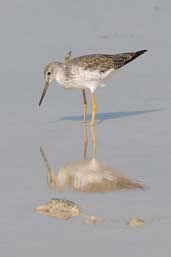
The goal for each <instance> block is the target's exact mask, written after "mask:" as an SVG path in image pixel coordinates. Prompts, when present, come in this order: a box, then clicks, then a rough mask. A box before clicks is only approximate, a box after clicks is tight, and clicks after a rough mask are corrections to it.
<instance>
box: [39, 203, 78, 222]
mask: <svg viewBox="0 0 171 257" xmlns="http://www.w3.org/2000/svg"><path fill="white" fill-rule="evenodd" d="M35 211H36V212H38V213H40V214H44V215H47V216H50V217H55V218H60V219H69V218H72V217H74V216H79V215H80V208H79V206H78V205H77V204H75V203H74V202H72V201H69V200H66V199H52V200H50V201H49V202H47V203H45V204H43V205H40V206H38V207H37V208H36V209H35Z"/></svg>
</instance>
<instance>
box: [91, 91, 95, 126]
mask: <svg viewBox="0 0 171 257" xmlns="http://www.w3.org/2000/svg"><path fill="white" fill-rule="evenodd" d="M91 98H92V114H91V126H94V121H95V117H96V98H95V94H94V93H91Z"/></svg>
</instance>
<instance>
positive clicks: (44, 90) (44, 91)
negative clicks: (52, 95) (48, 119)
mask: <svg viewBox="0 0 171 257" xmlns="http://www.w3.org/2000/svg"><path fill="white" fill-rule="evenodd" d="M48 87H49V82H48V81H46V83H45V87H44V89H43V93H42V96H41V98H40V101H39V106H40V105H41V103H42V101H43V98H44V96H45V94H46V92H47V89H48Z"/></svg>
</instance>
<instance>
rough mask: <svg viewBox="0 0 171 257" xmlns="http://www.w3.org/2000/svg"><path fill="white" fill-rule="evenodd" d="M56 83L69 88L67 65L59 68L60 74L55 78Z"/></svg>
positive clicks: (61, 65)
mask: <svg viewBox="0 0 171 257" xmlns="http://www.w3.org/2000/svg"><path fill="white" fill-rule="evenodd" d="M55 79H56V82H57V83H58V84H59V85H60V86H62V87H64V88H68V87H69V85H68V80H67V76H66V65H65V64H63V63H61V64H60V66H59V67H58V72H57V74H56V76H55Z"/></svg>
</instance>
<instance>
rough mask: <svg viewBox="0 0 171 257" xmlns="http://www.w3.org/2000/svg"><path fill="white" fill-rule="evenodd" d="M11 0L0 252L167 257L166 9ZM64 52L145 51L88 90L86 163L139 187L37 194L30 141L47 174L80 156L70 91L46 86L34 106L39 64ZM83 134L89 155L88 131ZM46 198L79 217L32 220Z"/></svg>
mask: <svg viewBox="0 0 171 257" xmlns="http://www.w3.org/2000/svg"><path fill="white" fill-rule="evenodd" d="M13 2H14V3H10V5H11V8H8V7H9V6H8V4H5V3H4V9H3V10H4V11H2V10H1V11H0V12H2V13H1V19H2V22H1V23H0V27H1V26H2V24H4V26H6V29H4V27H2V28H1V31H11V32H9V34H8V35H6V34H3V33H5V32H2V42H1V45H2V47H1V51H2V54H1V60H0V62H1V70H0V75H1V76H0V77H1V94H0V107H1V108H0V117H1V129H0V130H1V133H0V156H1V161H0V203H1V208H0V249H1V250H0V252H1V256H4V257H11V256H13V257H20V256H22V257H23V256H24V257H27V256H28V257H30V256H36V257H46V256H49V257H52V256H65V257H67V256H70V257H71V256H73V257H80V256H81V257H88V256H89V257H91V256H93V257H104V256H111V257H112V256H115V255H116V256H127V257H129V256H130V257H145V256H150V257H161V256H165V257H167V256H168V257H169V256H170V254H171V244H170V228H171V201H170V196H171V186H170V183H171V182H170V181H171V121H170V117H171V84H170V67H171V63H170V56H169V55H170V53H169V51H170V42H171V38H170V36H169V35H168V24H170V17H171V15H170V11H169V10H170V7H171V5H170V2H169V1H165V5H164V4H163V3H162V2H161V3H160V1H158V2H159V3H158V4H156V5H155V4H154V3H153V4H152V2H153V1H151V3H150V4H149V1H143V3H140V2H139V5H136V3H137V1H133V0H132V1H130V2H131V3H130V5H129V4H128V3H127V4H126V5H125V4H124V2H122V1H116V3H113V2H114V1H109V3H110V4H109V5H108V6H107V7H104V6H105V5H104V3H105V1H99V4H98V8H99V12H97V13H96V15H95V17H94V15H93V14H94V12H93V11H92V10H94V9H96V8H97V6H96V5H95V3H93V6H92V9H91V10H90V11H88V10H89V7H88V6H89V5H88V2H89V1H86V2H82V3H78V4H77V5H73V4H69V3H68V2H67V1H64V2H65V4H60V5H58V6H56V5H57V4H55V3H53V4H52V6H51V5H50V3H49V4H48V3H45V2H44V1H43V2H42V3H41V1H37V2H33V1H30V2H29V3H26V4H21V3H20V2H19V1H13ZM121 2H122V3H121ZM38 3H39V4H40V6H41V7H39V4H38ZM68 4H69V6H68ZM39 9H41V12H40V11H39ZM10 10H12V11H10ZM83 10H84V11H83ZM5 12H6V13H7V14H8V19H7V18H6V15H5ZM71 13H72V15H71ZM85 13H86V14H85ZM97 14H99V15H97ZM87 15H89V16H88V17H89V18H87ZM121 16H122V22H119V23H118V21H119V20H120V17H121ZM136 21H137V22H136ZM99 22H100V23H101V26H99ZM54 24H56V30H55V31H56V33H54V29H53V26H54ZM61 24H62V28H61V27H59V26H60V25H61ZM111 24H115V26H114V25H113V26H112V27H111ZM116 24H118V25H117V26H116ZM11 26H12V27H11ZM63 30H64V32H63ZM72 30H73V35H72V34H71V31H72ZM14 32H15V33H14ZM11 44H12V46H11ZM70 48H71V49H72V50H73V55H80V54H83V53H93V52H105V53H111V52H123V51H128V50H140V49H143V48H148V49H149V52H148V53H146V54H145V55H144V56H142V57H141V58H139V59H137V60H136V61H135V62H134V63H132V64H129V65H128V66H127V67H125V68H124V69H122V71H121V72H120V73H117V74H116V75H115V76H113V77H112V78H111V79H110V80H109V81H108V82H107V85H108V86H107V87H106V88H103V89H99V90H97V94H96V95H97V106H98V115H97V121H96V136H97V159H98V160H100V161H103V162H105V163H107V164H108V165H109V166H111V167H113V168H114V169H116V170H117V171H119V172H121V173H122V174H123V175H125V176H127V177H128V178H130V179H132V180H133V181H137V182H140V183H142V184H143V185H145V190H135V191H117V192H111V193H104V194H103V193H97V194H88V193H78V192H73V191H69V190H68V191H65V192H54V191H53V190H51V189H50V188H49V187H48V184H47V174H46V169H45V166H44V163H43V160H42V157H41V154H40V146H42V147H43V148H44V149H45V151H46V153H47V155H48V158H49V161H50V162H51V165H52V166H53V167H54V169H55V170H58V169H59V168H60V167H61V166H62V165H64V164H65V163H67V162H70V161H78V160H81V159H82V155H83V142H84V139H83V126H82V122H81V120H82V117H80V115H82V101H81V100H82V99H81V92H79V91H65V90H63V89H62V88H59V87H55V83H53V84H52V87H51V88H49V92H48V94H47V96H46V98H45V101H44V103H43V105H42V107H41V108H39V107H38V101H39V97H40V95H41V92H42V89H43V66H44V64H46V63H47V62H48V61H50V60H52V59H58V60H62V59H63V56H64V54H65V52H66V51H68V50H70ZM5 51H6V53H5ZM89 107H90V103H89ZM89 112H90V109H89ZM88 135H89V138H90V142H89V146H88V147H89V148H88V155H89V156H91V154H92V142H91V134H90V128H89V127H88ZM55 197H57V198H67V199H69V200H71V201H73V202H75V203H77V204H78V205H79V206H80V207H81V215H80V216H79V217H74V218H72V219H70V220H67V221H66V220H59V219H54V218H49V217H47V216H43V215H39V214H37V213H35V211H34V208H35V207H36V206H38V205H39V204H41V203H44V202H47V201H48V200H49V199H51V198H55ZM91 215H96V216H97V217H99V218H102V219H103V220H104V222H103V223H101V224H100V223H99V224H95V225H94V224H92V225H88V224H84V222H83V218H84V217H87V216H91ZM131 217H142V218H143V219H144V221H145V223H144V225H143V226H142V227H139V228H131V227H129V226H127V225H126V223H127V221H128V219H129V218H131Z"/></svg>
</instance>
